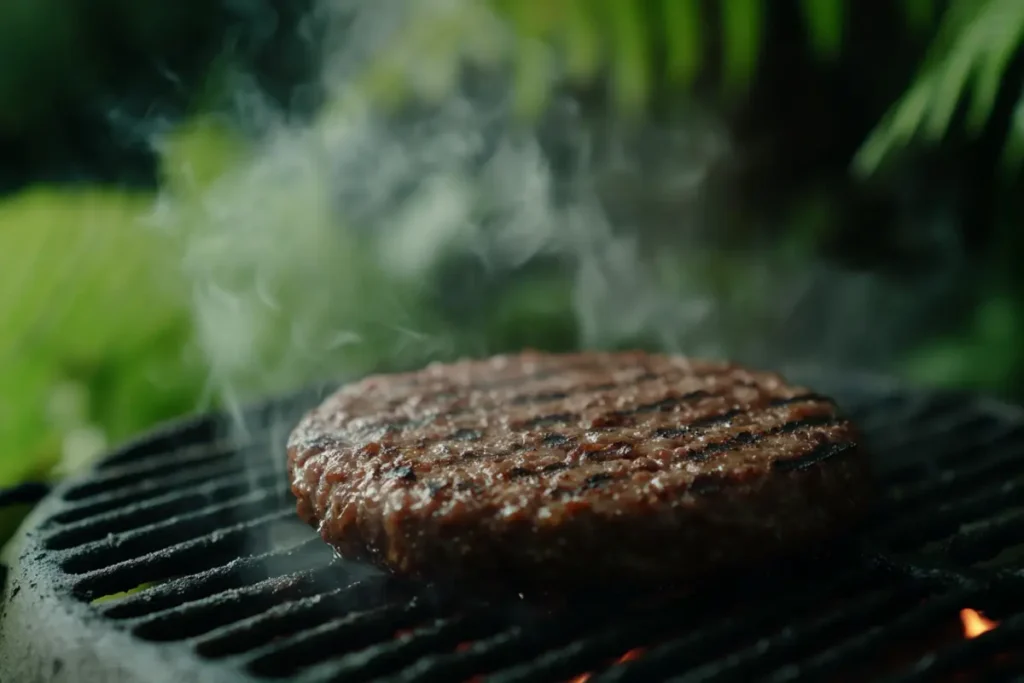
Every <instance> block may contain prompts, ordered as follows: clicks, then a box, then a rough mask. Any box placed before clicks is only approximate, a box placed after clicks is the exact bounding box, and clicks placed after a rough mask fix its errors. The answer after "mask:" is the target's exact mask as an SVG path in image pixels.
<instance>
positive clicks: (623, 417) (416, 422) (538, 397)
mask: <svg viewBox="0 0 1024 683" xmlns="http://www.w3.org/2000/svg"><path fill="white" fill-rule="evenodd" d="M593 367H594V366H580V367H572V366H570V367H568V368H565V369H562V370H559V371H557V372H551V373H549V374H546V375H544V376H539V375H533V376H526V377H518V378H515V377H513V378H507V382H505V383H507V384H515V383H517V382H519V383H522V384H524V385H526V386H528V385H529V384H530V383H532V382H535V381H537V380H540V379H548V378H550V377H554V376H557V375H559V374H564V373H565V371H566V370H568V371H573V370H587V369H593ZM715 373H716V370H715V369H707V370H704V371H700V372H696V371H678V372H672V373H666V374H661V375H659V374H658V373H654V372H645V373H643V374H641V375H638V376H637V377H634V378H632V379H630V380H628V381H626V382H606V383H602V384H597V385H584V386H577V387H574V388H572V389H570V390H567V391H549V392H541V393H535V394H521V395H518V396H513V397H511V398H510V399H508V402H509V403H510V404H512V405H529V404H532V403H542V402H545V401H551V400H561V399H565V398H569V397H570V396H581V395H583V394H586V393H590V392H595V393H596V392H601V391H610V390H612V389H620V388H626V387H630V386H636V385H638V384H643V383H645V382H649V381H654V380H659V379H660V380H663V381H666V382H673V381H678V380H681V379H687V378H689V377H705V376H708V375H713V374H715ZM730 379H731V380H732V381H731V382H730V384H728V385H726V386H725V387H723V391H722V392H721V393H719V394H712V393H710V392H708V391H706V390H703V389H701V390H697V391H691V392H689V393H687V394H683V395H681V396H677V397H669V398H665V399H662V400H660V401H655V402H653V403H648V404H644V405H640V406H637V407H635V408H631V409H629V410H624V411H611V412H609V413H607V414H606V415H604V416H600V417H598V418H595V419H596V420H599V421H601V423H602V424H596V425H593V427H594V428H597V429H601V428H607V427H621V426H626V425H627V423H628V422H629V418H631V417H633V416H636V415H640V414H642V413H645V412H668V411H669V410H670V409H671V408H672V407H675V406H678V405H681V404H683V403H686V402H690V401H694V400H701V399H704V398H712V397H715V396H724V395H725V394H724V391H725V390H727V389H732V388H734V387H740V386H746V387H755V386H757V385H756V383H754V382H751V381H749V380H746V379H741V378H730ZM495 386H500V385H488V384H483V385H481V384H470V385H467V386H466V387H464V388H461V389H460V390H442V391H439V392H436V393H433V394H430V395H429V396H428V397H427V402H428V403H433V402H436V401H437V399H440V398H453V397H456V396H458V395H459V393H460V391H469V392H477V391H481V390H485V389H488V388H494V387H495ZM806 396H808V397H809V396H813V395H812V394H807V395H806ZM779 400H781V401H791V402H796V401H797V399H796V398H794V399H779ZM404 401H405V397H403V398H401V399H400V401H399V404H400V403H401V402H404ZM779 405H782V404H781V403H780V404H779ZM488 407H493V406H488V405H486V404H485V405H483V406H479V405H477V406H465V407H462V408H454V409H451V410H441V409H435V410H432V411H430V412H429V413H427V414H425V415H423V416H422V417H419V418H416V419H413V418H399V419H395V420H388V421H383V422H377V423H370V424H368V425H365V426H364V427H362V428H361V429H360V430H359V433H360V434H361V435H366V434H371V433H374V432H375V431H377V430H381V429H383V430H384V434H396V433H400V432H403V431H406V430H408V429H415V428H418V427H423V426H425V425H427V424H429V423H430V422H432V421H433V420H436V419H437V418H439V417H447V418H452V417H460V416H462V415H467V414H470V413H472V412H474V411H477V410H480V409H482V408H488ZM538 419H540V418H538ZM526 428H529V427H528V426H527V427H526ZM460 431H462V430H458V431H457V432H456V434H458V432H460ZM456 434H453V435H451V436H448V437H439V438H438V439H436V440H432V441H431V443H440V442H443V441H446V440H460V439H459V437H458V436H456Z"/></svg>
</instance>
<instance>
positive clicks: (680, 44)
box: [662, 0, 703, 85]
mask: <svg viewBox="0 0 1024 683" xmlns="http://www.w3.org/2000/svg"><path fill="white" fill-rule="evenodd" d="M662 6H663V10H662V13H663V16H664V21H665V27H664V30H665V42H666V45H667V53H668V54H667V63H666V65H665V75H666V78H667V79H668V81H669V83H671V84H673V85H675V84H681V85H690V84H691V83H692V82H693V80H694V78H696V76H697V73H698V71H699V70H700V66H701V63H700V60H701V57H702V55H703V41H702V40H701V26H702V20H703V17H702V14H701V10H700V0H662Z"/></svg>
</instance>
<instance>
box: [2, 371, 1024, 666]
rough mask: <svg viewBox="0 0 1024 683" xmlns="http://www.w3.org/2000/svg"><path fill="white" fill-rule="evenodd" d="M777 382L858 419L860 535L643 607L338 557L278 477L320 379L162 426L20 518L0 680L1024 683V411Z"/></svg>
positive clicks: (817, 376)
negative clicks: (230, 412) (241, 415)
mask: <svg viewBox="0 0 1024 683" xmlns="http://www.w3.org/2000/svg"><path fill="white" fill-rule="evenodd" d="M790 375H791V376H792V377H794V379H797V380H799V381H801V382H803V383H806V384H811V385H812V386H814V387H815V388H820V390H821V391H826V392H829V393H831V394H832V395H834V396H836V397H837V399H838V400H839V403H840V404H841V406H842V407H843V408H844V409H845V411H846V412H847V413H848V414H849V415H850V416H851V417H853V418H854V419H856V420H857V421H858V422H859V423H860V424H861V426H862V427H863V429H864V430H865V432H866V441H867V443H868V446H869V447H870V448H871V452H872V454H873V457H874V458H875V460H876V465H877V469H878V470H879V472H880V473H881V474H882V478H883V481H884V485H883V487H882V492H881V495H880V497H879V500H878V502H877V505H876V506H875V509H874V511H873V513H872V515H871V517H870V519H869V520H868V522H867V524H866V525H865V528H864V529H862V530H859V531H858V533H857V534H855V535H854V536H853V537H852V538H845V539H840V540H839V541H838V542H837V543H836V544H835V545H834V546H829V547H821V548H815V549H812V552H809V553H808V555H807V556H805V557H800V558H790V559H788V560H786V561H785V562H782V563H780V564H778V565H773V566H765V567H752V568H750V571H749V572H746V573H745V574H744V575H742V576H731V577H720V578H719V579H716V580H713V581H712V582H711V585H708V586H705V587H702V588H701V590H698V591H691V592H686V591H679V592H666V593H664V594H662V595H658V596H657V597H656V599H653V600H652V599H651V597H650V596H649V595H648V596H635V595H634V596H630V595H627V594H623V595H603V594H602V595H589V596H583V597H570V598H564V599H561V600H559V601H557V602H556V601H552V600H533V599H531V598H529V597H528V598H525V599H520V598H517V599H512V598H499V597H495V596H490V597H486V598H485V597H480V596H477V597H471V596H465V595H458V594H457V593H455V592H454V591H452V590H450V589H439V588H429V587H425V586H418V585H415V584H409V583H406V582H403V581H401V580H399V579H396V578H394V577H390V576H388V575H385V574H383V573H381V572H378V571H376V570H373V569H369V568H366V567H364V566H362V565H358V564H353V563H350V562H346V561H344V560H342V559H340V558H338V557H337V556H336V555H334V554H333V553H332V552H331V551H330V550H329V548H327V547H326V546H325V545H324V544H323V543H322V542H321V541H320V540H319V538H317V537H316V534H315V533H314V532H313V531H312V530H310V529H308V528H307V527H305V526H304V525H302V524H301V523H299V522H298V520H297V518H296V515H295V511H294V501H293V500H292V497H291V495H290V493H289V492H288V490H287V482H286V479H287V478H286V476H285V474H284V458H283V452H284V449H283V444H284V440H285V438H286V436H287V428H288V427H289V426H290V425H291V424H292V423H293V422H294V420H295V419H296V418H297V416H298V415H299V414H300V413H301V412H302V411H303V410H305V409H306V408H308V407H310V406H312V405H313V404H314V403H316V402H317V401H318V400H319V399H320V398H321V397H322V395H323V394H324V392H323V391H319V390H317V391H307V392H302V393H301V394H297V395H293V396H289V397H287V398H284V399H280V400H276V401H273V402H270V403H266V404H263V405H261V406H257V407H255V408H252V409H251V410H249V411H248V412H247V414H246V418H247V419H246V421H245V424H246V426H247V427H248V429H249V432H248V434H247V435H246V436H244V437H241V436H238V431H237V430H232V429H231V428H230V424H231V423H230V421H229V420H228V419H227V418H226V417H224V416H219V415H214V416H207V417H200V418H196V419H192V420H190V421H187V422H180V423H175V424H171V425H170V426H168V427H166V428H164V429H162V430H160V431H158V432H156V433H154V434H152V435H150V436H147V437H145V438H143V439H141V440H140V441H137V442H135V443H134V444H132V445H129V446H128V447H126V448H123V449H121V450H119V451H117V452H115V453H113V454H111V455H110V456H108V457H107V458H105V459H104V460H103V461H102V462H101V463H99V464H98V465H97V466H96V467H95V468H94V469H92V470H91V471H89V472H87V473H85V474H84V475H82V476H80V477H78V478H76V479H74V480H71V481H68V482H66V483H64V484H62V485H61V486H59V487H58V488H57V489H56V490H54V491H53V492H52V493H51V494H50V495H49V496H48V497H47V498H46V499H45V500H44V501H43V502H42V503H41V504H40V505H39V506H38V507H37V508H36V510H35V511H34V512H33V514H32V515H31V516H30V517H29V519H28V520H27V521H26V523H25V525H24V526H23V529H22V533H21V534H20V535H19V537H18V539H17V540H16V542H15V543H14V544H13V545H12V547H11V548H10V549H9V552H8V555H7V563H8V564H9V571H8V577H7V580H6V582H5V584H6V587H5V603H4V604H5V607H4V613H3V615H2V620H0V680H2V681H5V682H7V681H10V682H18V683H33V682H35V681H76V682H84V683H90V682H92V681H103V682H106V681H118V682H124V683H129V682H136V681H138V682H140V683H141V682H145V683H161V682H168V683H170V682H172V681H173V682H177V681H190V682H196V683H201V682H206V681H217V682H236V681H237V682H239V683H240V682H243V681H245V682H248V683H252V682H254V681H260V680H278V681H289V682H302V683H307V682H308V683H319V682H327V681H374V680H394V681H444V682H449V681H450V682H460V681H474V682H475V681H484V680H486V681H501V682H503V683H512V682H514V681H572V682H573V683H582V682H583V681H587V683H598V682H605V681H607V682H611V681H621V682H623V683H624V682H626V681H644V682H647V681H658V680H677V681H693V682H696V681H750V680H767V681H778V682H780V683H781V682H782V681H803V680H823V679H825V680H851V681H864V680H886V681H888V680H894V681H895V680H899V681H931V680H1017V679H1018V677H1024V658H1022V657H1020V656H1018V654H1017V653H1016V650H1017V646H1018V645H1019V644H1020V642H1021V641H1022V639H1024V552H1022V551H1024V411H1020V410H1018V409H1016V408H1014V407H1011V406H1007V405H1004V404H1001V403H999V402H996V401H993V400H988V399H984V398H979V397H975V396H966V395H959V394H948V393H935V392H931V391H922V390H915V389H909V388H906V387H903V386H901V385H899V384H898V383H895V382H890V381H887V380H882V379H877V378H865V377H862V376H856V377H837V376H831V375H826V374H823V373H809V372H807V371H804V372H802V373H801V372H794V373H790ZM609 552H613V546H609ZM968 620H969V622H968ZM979 623H981V624H983V626H982V627H981V628H978V624H979ZM968 626H969V627H971V628H973V629H974V631H973V632H970V633H967V632H965V627H968ZM986 629H987V630H986ZM982 631H984V632H982Z"/></svg>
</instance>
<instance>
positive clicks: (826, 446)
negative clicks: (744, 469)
mask: <svg viewBox="0 0 1024 683" xmlns="http://www.w3.org/2000/svg"><path fill="white" fill-rule="evenodd" d="M856 448H857V442H856V441H838V442H829V443H823V444H821V445H819V446H816V447H815V448H814V449H812V450H811V451H810V452H808V453H805V454H804V455H798V456H796V457H794V458H787V459H785V460H776V461H775V462H773V463H772V468H773V469H775V470H776V471H779V472H798V471H801V470H806V469H809V468H810V467H813V466H814V465H817V464H818V463H820V462H824V461H825V460H829V459H831V458H835V457H838V456H840V455H843V454H845V453H849V452H851V451H853V450H855V449H856Z"/></svg>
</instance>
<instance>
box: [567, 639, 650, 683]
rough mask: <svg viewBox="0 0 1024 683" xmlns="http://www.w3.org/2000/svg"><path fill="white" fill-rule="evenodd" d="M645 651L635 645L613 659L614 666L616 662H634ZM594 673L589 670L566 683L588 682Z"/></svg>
mask: <svg viewBox="0 0 1024 683" xmlns="http://www.w3.org/2000/svg"><path fill="white" fill-rule="evenodd" d="M643 653H644V648H642V647H634V648H633V649H632V650H629V651H628V652H625V653H623V654H622V656H620V657H619V658H618V659H616V660H615V661H613V662H612V666H614V665H616V664H623V663H625V662H632V661H633V660H634V659H639V658H640V655H642V654H643ZM592 675H593V674H592V673H591V672H589V671H588V672H587V673H585V674H580V675H579V676H577V677H576V678H572V679H570V680H568V681H566V683H587V681H589V680H590V677H591V676H592Z"/></svg>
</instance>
